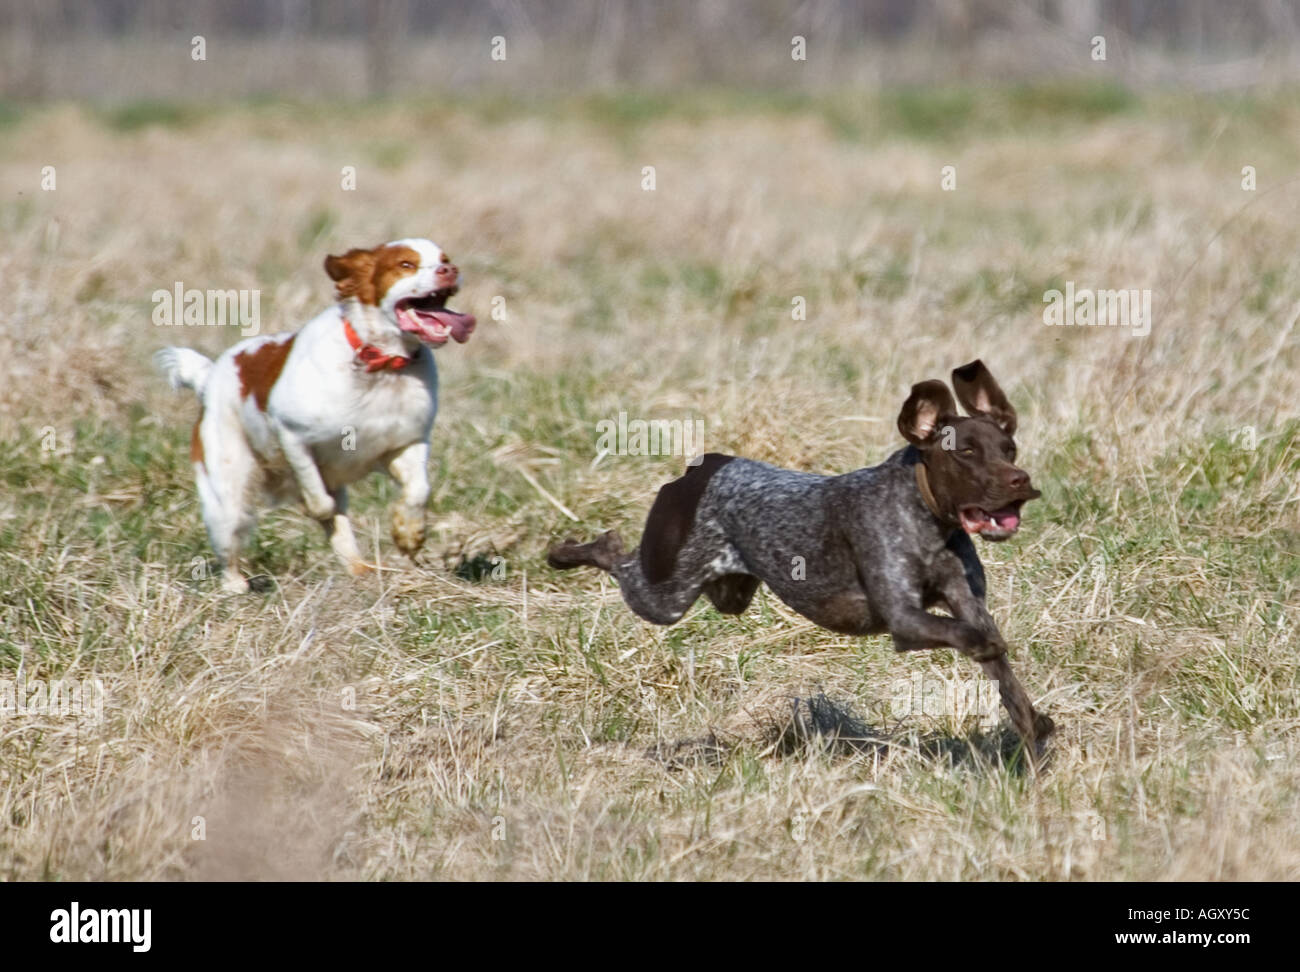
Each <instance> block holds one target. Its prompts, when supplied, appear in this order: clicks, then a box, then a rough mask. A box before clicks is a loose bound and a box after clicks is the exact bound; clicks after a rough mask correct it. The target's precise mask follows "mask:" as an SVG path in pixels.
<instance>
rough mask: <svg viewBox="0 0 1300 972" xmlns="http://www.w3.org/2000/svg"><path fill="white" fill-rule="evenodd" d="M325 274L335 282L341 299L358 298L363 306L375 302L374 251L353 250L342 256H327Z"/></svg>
mask: <svg viewBox="0 0 1300 972" xmlns="http://www.w3.org/2000/svg"><path fill="white" fill-rule="evenodd" d="M325 272H326V273H328V274H329V277H330V279H331V280H333V281H334V288H335V289H336V290H337V291H338V295H339V297H340V298H344V297H356V298H357V299H359V300H360V301H361V302H362V303H363V304H373V303H374V302H375V284H374V280H373V275H374V272H375V254H374V251H373V250H363V249H357V248H353V249H351V250H348V252H347V253H344V254H343V255H342V256H333V255H331V256H327V257H326V258H325Z"/></svg>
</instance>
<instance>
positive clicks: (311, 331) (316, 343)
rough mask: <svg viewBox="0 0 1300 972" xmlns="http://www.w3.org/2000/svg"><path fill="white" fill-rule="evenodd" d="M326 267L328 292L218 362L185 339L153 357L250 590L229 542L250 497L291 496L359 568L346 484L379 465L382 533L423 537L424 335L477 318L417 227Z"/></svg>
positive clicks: (216, 520)
mask: <svg viewBox="0 0 1300 972" xmlns="http://www.w3.org/2000/svg"><path fill="white" fill-rule="evenodd" d="M325 272H326V273H328V274H329V275H330V278H331V279H332V280H333V281H334V283H335V287H336V290H337V294H338V303H337V304H336V305H335V306H333V307H331V308H330V309H329V310H326V311H323V312H322V313H320V314H319V315H317V316H316V317H315V318H313V319H312V320H311V321H309V322H308V323H307V324H306V325H305V326H304V327H303V328H302V329H301V330H299V331H295V332H286V333H283V334H270V335H265V336H262V337H255V338H250V339H248V340H246V341H241V342H240V343H239V344H236V345H235V346H234V347H232V348H230V349H229V350H227V351H226V352H225V353H224V354H222V355H221V356H220V357H219V358H217V360H216V361H212V360H210V359H208V358H205V357H204V356H203V355H201V354H199V353H198V352H197V351H192V350H190V349H188V348H164V349H163V350H162V351H159V352H158V354H157V356H156V360H157V363H158V366H159V367H160V368H161V370H162V371H163V372H164V373H165V374H166V375H167V378H168V380H169V381H170V382H171V384H172V387H173V388H181V387H185V388H190V389H193V390H194V392H195V394H197V395H198V398H199V405H200V411H199V418H198V421H197V422H196V423H195V425H194V434H193V437H192V439H191V444H190V458H191V460H192V461H193V463H194V470H195V476H196V478H197V479H198V487H199V501H200V503H201V504H202V507H203V522H204V524H205V525H206V526H207V529H208V537H209V539H210V540H211V541H212V546H213V547H214V548H215V550H216V553H217V556H218V558H219V559H220V560H221V562H222V564H223V565H224V575H223V581H222V586H223V587H224V588H225V589H226V590H229V591H233V592H243V591H246V590H247V589H248V582H247V580H245V579H244V576H243V574H242V573H240V570H239V551H240V547H241V546H242V545H243V544H244V542H245V541H246V540H247V538H248V536H249V534H250V533H251V532H252V529H253V526H254V524H255V522H256V518H255V509H254V506H253V504H255V503H258V502H260V503H261V504H263V505H279V504H284V503H291V502H295V501H297V500H301V501H302V503H303V506H304V507H306V510H307V513H308V514H309V515H310V516H312V517H313V518H315V519H317V520H319V521H320V522H321V524H322V525H323V526H324V527H325V532H326V534H327V535H328V536H329V538H330V546H332V547H333V548H334V552H335V553H337V554H338V555H339V557H340V558H342V560H343V562H344V563H345V564H346V565H347V567H348V569H349V570H350V571H351V572H352V573H353V574H361V573H364V572H365V571H366V570H368V569H370V565H369V564H367V563H366V562H365V560H363V559H362V556H361V551H360V550H359V549H358V548H357V542H356V538H355V537H354V536H353V533H352V526H351V524H350V523H349V522H348V516H347V510H348V501H347V486H348V484H350V483H353V482H356V481H357V480H358V479H361V478H362V477H363V476H365V475H366V474H367V473H370V472H372V471H376V470H382V471H386V472H388V473H389V474H390V475H391V476H392V477H393V478H394V479H395V480H397V482H398V483H399V484H400V486H401V488H402V496H401V499H400V500H399V501H398V502H397V503H396V504H395V505H394V507H393V521H392V525H393V540H394V541H395V542H396V543H397V546H398V547H399V548H400V549H401V550H402V551H404V552H405V553H407V554H408V555H410V556H412V557H414V555H415V553H416V552H417V551H418V550H419V549H420V547H421V545H422V544H423V543H424V507H425V503H426V502H427V501H428V499H429V480H428V474H427V468H426V467H427V463H428V459H429V434H430V432H431V431H432V430H433V420H434V416H435V415H436V414H437V411H438V371H437V368H436V367H435V365H434V362H433V354H432V353H431V351H430V350H428V348H433V347H438V346H440V345H443V344H446V343H447V340H448V339H449V338H455V339H456V341H457V342H460V343H463V342H464V341H466V340H468V338H469V335H470V332H471V331H472V330H473V329H474V318H473V317H472V316H471V315H469V314H460V313H457V312H455V311H452V310H448V309H447V306H446V304H447V299H448V298H449V297H451V296H452V295H453V294H455V293H456V292H457V290H458V289H459V285H460V273H459V271H458V270H457V268H456V266H455V265H454V264H453V263H452V262H451V260H450V259H449V258H448V256H447V254H445V253H443V252H442V250H441V249H439V248H438V247H437V246H436V245H434V244H433V243H431V242H429V241H428V240H422V239H407V240H397V241H396V242H393V243H386V244H384V245H382V246H377V247H375V248H374V249H373V250H365V249H354V250H349V251H348V252H347V253H345V254H344V255H343V256H330V257H326V258H325Z"/></svg>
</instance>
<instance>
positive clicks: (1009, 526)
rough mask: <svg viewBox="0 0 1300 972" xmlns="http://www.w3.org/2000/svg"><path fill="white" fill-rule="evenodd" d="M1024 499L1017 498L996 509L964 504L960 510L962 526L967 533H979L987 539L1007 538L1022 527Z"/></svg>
mask: <svg viewBox="0 0 1300 972" xmlns="http://www.w3.org/2000/svg"><path fill="white" fill-rule="evenodd" d="M1024 502H1025V501H1024V500H1016V501H1015V502H1014V503H1008V504H1007V505H1006V506H1003V507H1001V508H1000V509H996V510H991V511H990V510H985V509H984V508H982V507H979V506H963V507H962V508H961V509H960V510H959V511H958V516H960V517H961V527H962V529H963V530H965V531H966V532H967V533H971V534H974V533H978V534H979V535H980V536H981V537H983V538H984V539H985V540H1005V539H1007V537H1009V536H1011V535H1012V534H1014V533H1015V532H1016V531H1017V530H1019V529H1020V507H1021V506H1022V505H1023V504H1024Z"/></svg>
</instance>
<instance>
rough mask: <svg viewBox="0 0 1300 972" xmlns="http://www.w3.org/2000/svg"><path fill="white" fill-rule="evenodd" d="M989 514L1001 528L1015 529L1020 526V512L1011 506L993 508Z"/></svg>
mask: <svg viewBox="0 0 1300 972" xmlns="http://www.w3.org/2000/svg"><path fill="white" fill-rule="evenodd" d="M989 516H990V517H992V519H993V522H994V523H996V524H997V525H998V526H999V527H1000V528H1001V529H1003V530H1015V529H1016V528H1017V527H1019V526H1020V514H1019V513H1017V512H1016V510H1015V509H1014V508H1013V507H1009V506H1008V507H1007V508H1005V509H1001V510H994V511H993V512H992V513H990V514H989Z"/></svg>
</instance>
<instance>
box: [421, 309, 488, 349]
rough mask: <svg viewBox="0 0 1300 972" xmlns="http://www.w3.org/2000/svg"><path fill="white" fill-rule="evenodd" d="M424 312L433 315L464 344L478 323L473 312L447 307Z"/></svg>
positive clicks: (457, 340)
mask: <svg viewBox="0 0 1300 972" xmlns="http://www.w3.org/2000/svg"><path fill="white" fill-rule="evenodd" d="M423 314H425V315H427V316H429V317H432V318H433V319H434V320H435V321H437V322H438V323H439V324H441V325H442V326H443V327H445V328H447V329H448V330H449V331H451V336H452V337H454V338H455V339H456V343H457V344H464V343H465V342H466V341H468V340H469V334H470V331H472V330H474V325H475V324H477V323H478V322H477V321H476V320H475V319H474V315H473V314H461V313H459V312H457V311H454V310H447V309H445V308H444V309H443V310H436V311H424V312H423Z"/></svg>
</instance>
